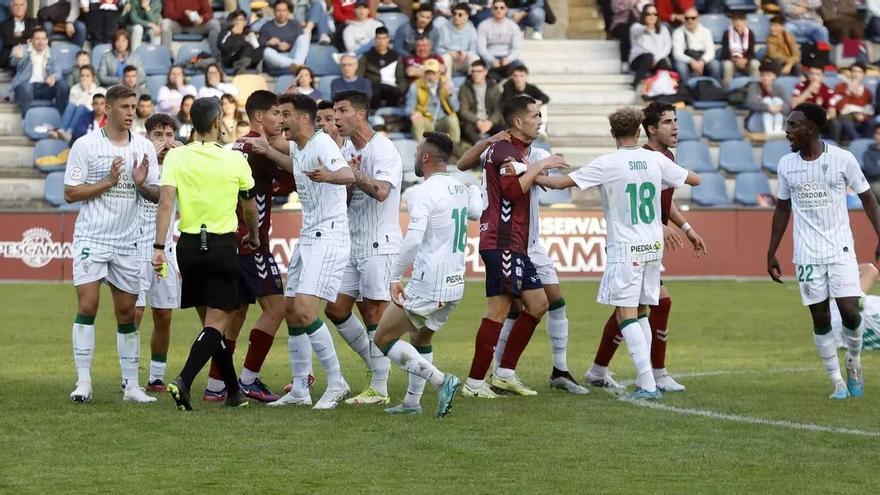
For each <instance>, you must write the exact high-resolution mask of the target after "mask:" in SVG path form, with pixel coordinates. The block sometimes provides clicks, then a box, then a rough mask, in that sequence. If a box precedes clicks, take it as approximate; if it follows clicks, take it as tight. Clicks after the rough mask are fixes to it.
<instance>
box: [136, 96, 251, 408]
mask: <svg viewBox="0 0 880 495" xmlns="http://www.w3.org/2000/svg"><path fill="white" fill-rule="evenodd" d="M190 114H191V115H192V121H193V122H192V125H193V130H194V132H195V136H194V138H193V140H192V142H191V143H190V144H187V145H186V146H181V147H178V148H175V149H173V150H170V151H169V152H168V154H167V155H166V157H165V163H164V167H163V170H162V179H161V182H160V186H161V187H160V196H159V211H158V213H157V215H156V241H155V244H153V257H152V261H153V267H154V268H155V269H156V271H157V272H159V274H160V276H163V274H164V272H165V270H163V268H164V267H165V262H166V259H165V245H164V242H165V239H166V238H167V237H166V235H167V232H168V229H169V226H170V224H171V211H172V208H173V205H174V201H175V200H176V201H177V205H178V210H179V212H180V239H179V240H178V242H177V264H178V267H179V268H180V275H181V278H182V284H181V285H182V287H181V299H180V302H181V304H180V307H181V308H191V307H193V306H195V308H196V311H198V313H199V319H201V321H202V326H203V329H202V332H201V333H200V334H199V336H198V337H197V338H196V340H195V342H193V345H192V348H191V349H190V352H189V357H188V358H187V360H186V364H185V365H184V366H183V370H182V371H181V372H180V376H178V377H177V378H176V379H175V380H174V381H173V382H171V383H170V384H168V393H169V394H171V397H172V398H174V401H175V402H176V403H177V408H178V409H180V410H185V411H191V410H192V405H191V403H190V393H189V390H190V386H191V385H192V382H193V380H194V379H195V377H196V375H197V374H198V373H199V371H201V369H202V368H203V367H204V366H205V364H206V363H207V362H208V361H209V360H210V359H211V358H212V357H213V358H214V362H215V363H217V366H218V367H219V368H220V373H221V375H222V377H223V381H224V382H225V383H226V390H228V391H229V394H228V396H227V399H226V403H225V404H226V405H227V406H232V407H244V406H247V404H248V403H247V400H246V397H245V395H244V393H243V392H242V391H241V389H240V388H239V386H238V377H237V376H236V375H235V367H234V366H233V364H232V353H231V352H230V350H229V348H228V347H227V346H226V343H225V341H224V339H223V334H224V332H225V331H226V330H227V327H228V325H229V323H230V321H231V319H232V316H233V314H234V312H235V310H236V309H237V308H238V303H239V298H238V278H239V273H238V250H237V247H236V240H235V231H236V228H237V226H238V219H237V217H236V215H235V208H236V206H237V204H238V202H239V201H240V202H241V205H242V210H243V211H244V216H245V223H247V226H248V230H249V232H248V234H247V235H245V236H244V237H243V239H242V243H243V244H244V245H246V246H249V247H251V248H253V249H256V248H258V247H259V245H260V240H259V233H258V221H257V206H256V202H255V201H254V198H253V195H252V193H251V189H252V188H253V187H254V179H253V177H252V176H251V168H250V166H248V162H247V160H246V159H245V158H244V155H242V154H241V153H238V152H236V151H231V150H227V149H224V148H223V147H222V146H220V145H219V144H217V139H218V137H219V136H220V125H221V124H220V115H221V114H220V102H219V100H217V98H199V99H198V100H196V101H195V103H193V106H192V110H191V112H190Z"/></svg>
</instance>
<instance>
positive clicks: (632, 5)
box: [609, 0, 880, 72]
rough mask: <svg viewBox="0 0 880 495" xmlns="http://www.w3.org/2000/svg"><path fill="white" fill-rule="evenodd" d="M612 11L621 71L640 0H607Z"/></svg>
mask: <svg viewBox="0 0 880 495" xmlns="http://www.w3.org/2000/svg"><path fill="white" fill-rule="evenodd" d="M609 1H610V3H611V11H612V13H613V17H612V19H613V20H612V21H611V28H610V29H609V35H610V37H611V38H612V39H615V40H617V41H619V42H620V63H621V66H622V67H621V68H622V70H621V71H622V72H628V71H629V51H630V47H631V46H632V45H631V44H630V39H629V28H630V26H632V25H633V24H634V23H635V22H636V20H637V19H638V18H639V15H640V12H639V8H638V5H639V3H640V0H609ZM878 1H880V0H878Z"/></svg>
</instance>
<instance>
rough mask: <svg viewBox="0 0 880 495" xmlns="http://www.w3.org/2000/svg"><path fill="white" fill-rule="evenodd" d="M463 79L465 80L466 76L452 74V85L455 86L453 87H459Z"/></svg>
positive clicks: (462, 83)
mask: <svg viewBox="0 0 880 495" xmlns="http://www.w3.org/2000/svg"><path fill="white" fill-rule="evenodd" d="M465 81H467V76H452V85H453V86H455V89H461V87H462V85H464V82H465Z"/></svg>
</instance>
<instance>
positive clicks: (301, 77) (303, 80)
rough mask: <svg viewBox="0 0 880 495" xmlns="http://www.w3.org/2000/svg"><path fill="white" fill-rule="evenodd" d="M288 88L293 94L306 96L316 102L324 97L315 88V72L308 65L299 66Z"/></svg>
mask: <svg viewBox="0 0 880 495" xmlns="http://www.w3.org/2000/svg"><path fill="white" fill-rule="evenodd" d="M289 90H290V92H291V93H293V94H295V95H305V96H308V97H309V98H311V99H313V100H315V101H316V102H319V101H321V100H323V99H324V95H322V94H321V92H320V91H318V90H317V89H316V88H315V73H314V72H312V69H311V68H310V67H309V66H308V65H303V66H302V67H300V68H299V71H298V72H297V73H296V78H295V79H294V82H293V84H292V85H291V88H289Z"/></svg>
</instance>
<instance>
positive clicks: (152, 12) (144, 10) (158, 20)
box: [128, 0, 162, 51]
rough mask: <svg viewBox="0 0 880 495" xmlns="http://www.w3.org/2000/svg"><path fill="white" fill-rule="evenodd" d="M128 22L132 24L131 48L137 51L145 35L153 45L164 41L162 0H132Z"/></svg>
mask: <svg viewBox="0 0 880 495" xmlns="http://www.w3.org/2000/svg"><path fill="white" fill-rule="evenodd" d="M128 3H129V5H131V10H130V11H129V14H128V24H129V26H131V50H132V51H135V50H137V49H138V47H139V46H141V43H142V42H143V41H144V35H146V36H147V38H148V39H149V40H150V43H151V44H153V45H158V44H159V43H161V42H162V1H161V0H131V1H130V2H128Z"/></svg>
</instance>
